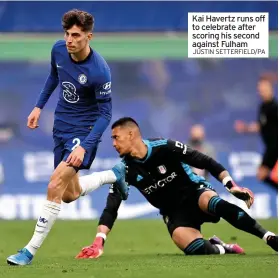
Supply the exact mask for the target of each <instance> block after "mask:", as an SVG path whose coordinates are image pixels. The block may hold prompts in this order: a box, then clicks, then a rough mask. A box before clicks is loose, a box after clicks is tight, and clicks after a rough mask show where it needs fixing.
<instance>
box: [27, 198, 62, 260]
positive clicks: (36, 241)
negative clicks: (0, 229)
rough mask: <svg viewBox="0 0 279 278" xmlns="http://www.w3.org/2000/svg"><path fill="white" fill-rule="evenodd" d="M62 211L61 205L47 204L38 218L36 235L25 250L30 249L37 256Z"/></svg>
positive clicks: (49, 202) (47, 202)
mask: <svg viewBox="0 0 279 278" xmlns="http://www.w3.org/2000/svg"><path fill="white" fill-rule="evenodd" d="M60 209H61V204H57V203H55V202H51V201H46V202H45V204H44V206H43V210H42V212H41V215H40V216H39V218H38V221H37V224H36V227H35V232H34V235H33V237H32V239H31V240H30V241H29V243H28V244H27V245H26V246H25V248H26V249H28V251H29V252H30V253H31V254H32V255H35V254H36V252H37V250H38V249H39V248H40V247H41V245H42V243H43V241H44V240H45V238H46V237H47V235H48V233H49V231H50V230H51V228H52V226H53V224H54V222H55V220H56V219H57V217H58V214H59V212H60Z"/></svg>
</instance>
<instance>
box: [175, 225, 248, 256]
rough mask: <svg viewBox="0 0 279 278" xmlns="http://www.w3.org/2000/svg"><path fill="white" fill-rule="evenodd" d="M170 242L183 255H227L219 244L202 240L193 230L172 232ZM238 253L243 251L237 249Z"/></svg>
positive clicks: (182, 228) (182, 229)
mask: <svg viewBox="0 0 279 278" xmlns="http://www.w3.org/2000/svg"><path fill="white" fill-rule="evenodd" d="M172 240H173V241H174V243H175V244H176V246H177V247H178V248H179V249H181V250H182V251H183V252H184V253H185V255H218V254H225V253H228V252H227V250H226V248H225V247H224V246H223V245H222V244H219V243H216V244H215V243H214V244H213V243H211V242H210V241H208V240H205V239H203V236H202V234H201V233H200V232H199V231H198V230H197V229H194V228H190V227H178V228H176V229H175V230H174V231H173V234H172ZM238 251H239V252H238V253H242V252H243V250H242V249H241V248H240V247H239V249H238Z"/></svg>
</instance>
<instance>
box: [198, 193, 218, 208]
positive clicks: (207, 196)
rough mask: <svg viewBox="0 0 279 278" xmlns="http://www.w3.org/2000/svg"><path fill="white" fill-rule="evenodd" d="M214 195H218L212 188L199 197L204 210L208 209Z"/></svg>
mask: <svg viewBox="0 0 279 278" xmlns="http://www.w3.org/2000/svg"><path fill="white" fill-rule="evenodd" d="M213 196H217V193H216V192H215V191H212V190H208V191H205V192H203V193H202V194H201V196H200V198H199V207H200V209H201V210H203V211H206V212H207V211H208V203H209V201H210V199H211V198H212V197H213Z"/></svg>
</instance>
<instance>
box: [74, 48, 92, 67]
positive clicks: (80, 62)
mask: <svg viewBox="0 0 279 278" xmlns="http://www.w3.org/2000/svg"><path fill="white" fill-rule="evenodd" d="M92 55H93V49H92V48H91V47H90V52H89V54H88V55H87V57H86V58H85V59H84V60H82V61H75V60H74V59H73V58H72V56H71V54H70V53H69V57H70V59H71V61H72V62H73V63H74V64H83V63H86V62H87V61H88V60H89V59H90V57H91V56H92Z"/></svg>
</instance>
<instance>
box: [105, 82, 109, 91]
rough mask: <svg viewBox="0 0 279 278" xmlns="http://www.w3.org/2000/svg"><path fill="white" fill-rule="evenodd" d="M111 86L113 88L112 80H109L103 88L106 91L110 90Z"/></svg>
mask: <svg viewBox="0 0 279 278" xmlns="http://www.w3.org/2000/svg"><path fill="white" fill-rule="evenodd" d="M110 88H111V82H107V83H105V84H104V85H103V89H104V90H106V91H108V90H110Z"/></svg>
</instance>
